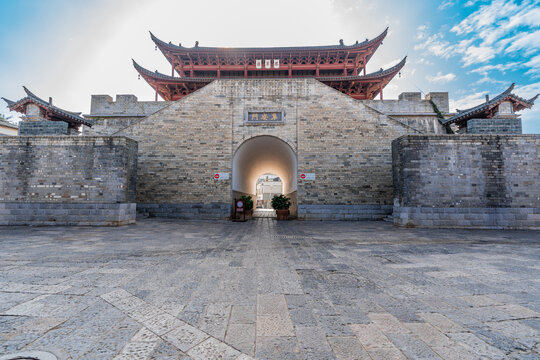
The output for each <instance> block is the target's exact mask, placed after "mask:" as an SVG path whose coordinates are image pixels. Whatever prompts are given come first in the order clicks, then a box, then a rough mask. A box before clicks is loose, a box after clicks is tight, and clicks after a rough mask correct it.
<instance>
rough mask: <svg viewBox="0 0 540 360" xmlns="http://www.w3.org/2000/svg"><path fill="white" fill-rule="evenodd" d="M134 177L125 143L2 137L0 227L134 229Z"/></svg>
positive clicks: (133, 155)
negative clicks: (129, 225) (108, 226)
mask: <svg viewBox="0 0 540 360" xmlns="http://www.w3.org/2000/svg"><path fill="white" fill-rule="evenodd" d="M136 173H137V142H135V141H134V140H131V139H128V138H125V137H102V136H97V137H81V136H16V137H15V136H14V137H2V138H0V225H111V226H117V225H125V224H131V223H134V222H135V217H136V204H135V186H136Z"/></svg>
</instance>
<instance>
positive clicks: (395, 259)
mask: <svg viewBox="0 0 540 360" xmlns="http://www.w3.org/2000/svg"><path fill="white" fill-rule="evenodd" d="M75 234H76V235H75ZM538 234H539V233H538V232H533V231H509V230H508V231H503V230H501V231H496V230H489V231H488V230H485V231H482V230H437V229H403V228H396V227H394V226H392V225H391V224H389V223H385V222H369V221H366V222H345V221H343V222H341V221H340V222H337V221H336V222H327V221H321V222H319V221H317V222H309V221H305V222H302V221H285V222H283V221H279V222H278V221H276V220H275V219H271V218H257V219H255V220H253V221H250V222H247V223H231V222H225V221H180V220H160V219H141V220H140V221H138V222H137V224H135V225H130V226H125V227H120V228H96V227H92V228H90V227H77V228H72V227H50V228H49V227H47V228H36V227H1V228H0V354H2V355H3V354H7V353H14V352H20V351H25V352H31V351H47V352H50V353H51V354H54V355H55V356H56V357H57V358H58V359H86V360H90V359H115V358H116V359H156V360H165V359H186V360H187V359H214V358H215V359H234V360H248V359H254V358H257V359H263V360H264V359H317V358H320V359H338V360H341V359H372V360H373V359H385V360H388V359H407V358H409V359H439V358H442V359H479V358H489V359H506V358H509V359H512V358H516V359H537V358H540V354H539V342H538V338H539V337H540V290H539V289H540V287H539V286H538V285H539V284H540V282H539V280H538V279H540V265H538V260H539V259H540V236H538Z"/></svg>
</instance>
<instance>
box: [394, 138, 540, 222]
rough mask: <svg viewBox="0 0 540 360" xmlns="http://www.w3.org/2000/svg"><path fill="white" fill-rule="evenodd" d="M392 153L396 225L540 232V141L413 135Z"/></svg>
mask: <svg viewBox="0 0 540 360" xmlns="http://www.w3.org/2000/svg"><path fill="white" fill-rule="evenodd" d="M392 148H393V150H392V151H393V159H394V165H393V174H394V175H393V176H394V213H393V217H394V223H395V224H398V225H410V226H427V227H480V228H522V229H525V228H532V229H540V187H539V186H538V179H539V178H540V136H538V135H459V136H455V135H409V136H405V137H402V138H399V139H397V140H395V141H394V142H393V144H392Z"/></svg>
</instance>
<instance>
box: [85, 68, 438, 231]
mask: <svg viewBox="0 0 540 360" xmlns="http://www.w3.org/2000/svg"><path fill="white" fill-rule="evenodd" d="M98 100H99V101H98ZM132 102H133V104H134V105H133V106H131V105H125V106H124V105H120V104H119V103H121V101H120V100H118V99H117V101H116V103H113V102H111V99H110V98H105V97H103V96H101V98H99V99H98V97H94V98H93V108H92V113H93V115H92V114H91V116H96V119H97V117H99V115H100V114H99V113H100V112H101V113H107V114H109V117H107V121H109V122H114V121H116V120H115V119H118V121H119V122H118V124H122V121H124V120H123V119H124V118H123V117H122V116H124V117H125V116H127V115H130V114H129V112H130V111H134V110H132V109H135V110H136V111H135V112H137V113H139V114H145V115H147V116H146V117H143V118H140V120H138V121H133V122H130V124H129V125H127V123H123V124H124V125H125V126H126V127H125V128H123V129H122V130H120V131H118V132H116V133H115V134H117V135H125V136H128V137H130V138H133V139H135V140H137V141H138V142H139V163H138V179H137V203H138V204H140V206H138V211H139V212H140V214H141V215H143V216H148V217H153V216H156V217H174V218H184V219H193V218H199V219H201V218H203V219H209V218H214V219H215V218H225V217H227V216H228V215H230V209H231V207H230V204H231V202H232V195H231V180H222V181H217V180H215V179H214V178H213V175H214V173H216V172H222V173H229V174H232V172H233V169H232V159H233V156H234V154H235V152H236V151H237V150H238V148H239V147H240V145H242V143H243V142H244V141H246V140H248V139H251V138H254V137H256V136H260V135H268V136H275V137H278V138H279V139H281V140H283V141H284V142H286V143H287V144H288V145H289V146H290V147H291V149H293V151H294V152H295V153H296V156H297V160H298V161H297V163H298V169H297V170H298V175H299V174H300V173H304V172H315V173H316V180H314V181H311V180H301V179H299V180H298V190H297V193H296V194H297V199H298V201H297V202H298V210H299V211H298V216H299V217H300V218H305V219H314V220H315V219H335V220H359V219H380V218H382V217H384V216H386V215H388V214H389V213H390V209H391V204H392V177H391V148H390V146H391V141H392V140H393V139H395V138H397V137H399V136H401V135H404V134H409V133H423V132H437V133H440V132H441V128H440V126H437V125H438V121H437V118H436V115H435V114H434V113H433V109H432V107H431V104H430V103H429V101H427V100H420V101H402V102H399V101H395V102H392V101H390V102H385V103H384V104H382V105H381V106H382V107H381V109H378V108H377V106H379V105H378V103H377V102H374V101H369V102H363V101H360V100H354V99H352V98H350V97H348V96H346V95H344V94H342V93H340V92H338V91H335V90H334V89H332V88H330V87H328V86H326V85H324V84H322V83H320V82H318V81H316V80H314V79H275V80H274V79H273V80H259V79H250V80H233V79H226V80H225V79H222V80H216V81H214V82H212V83H211V84H209V85H207V86H205V87H204V88H202V89H200V90H199V91H197V92H195V93H193V94H191V95H190V96H187V97H185V98H183V99H181V100H179V101H175V102H167V103H166V105H164V106H163V108H161V109H160V110H157V111H156V112H154V113H151V114H148V113H149V112H150V110H148V109H150V108H152V110H154V109H155V106H154V105H155V104H147V105H148V106H146V105H145V104H146V103H143V102H134V100H133V99H132V98H129V99H127V100H126V101H125V103H126V104H128V103H132ZM94 103H95V104H94ZM94 105H95V106H94ZM143 105H144V106H143ZM141 106H142V107H144V109H142V108H141V109H139V107H141ZM156 106H157V105H156ZM400 106H401V108H400ZM137 109H138V110H137ZM265 109H266V110H268V109H274V110H276V109H277V110H280V111H284V114H285V115H284V121H283V122H282V123H279V124H278V123H276V124H261V123H257V124H249V123H246V122H245V120H244V113H245V111H247V110H265ZM394 110H397V111H398V112H399V111H401V114H404V113H411V114H416V115H411V116H413V117H418V118H419V119H420V120H418V121H412V120H411V121H410V124H409V120H410V119H409V120H404V119H398V118H396V117H395V116H394V115H392V116H387V115H385V113H384V111H387V112H389V111H392V112H393V111H394ZM101 115H103V114H101ZM131 115H133V114H131ZM115 116H116V117H115ZM396 116H399V115H396ZM96 124H97V125H99V120H96ZM118 124H116V125H113V127H115V128H118V127H121V125H118ZM97 125H95V126H94V130H93V131H98V130H99V129H98V126H97ZM116 126H118V127H116ZM104 131H105V130H104ZM105 133H106V134H109V133H108V132H105ZM293 213H294V210H293Z"/></svg>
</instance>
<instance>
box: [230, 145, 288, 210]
mask: <svg viewBox="0 0 540 360" xmlns="http://www.w3.org/2000/svg"><path fill="white" fill-rule="evenodd" d="M297 164H298V161H297V157H296V153H295V151H294V150H293V149H292V148H291V146H290V145H289V144H287V143H286V142H285V141H283V140H281V139H279V138H277V137H275V136H269V135H261V136H255V137H253V138H250V139H248V140H246V141H244V142H243V143H242V144H241V145H240V146H239V147H238V149H237V150H236V152H235V153H234V156H233V159H232V184H231V185H232V191H233V198H236V197H239V196H241V195H243V194H247V195H251V196H252V197H253V198H255V192H256V190H255V186H256V182H257V179H258V178H259V177H260V176H261V175H264V174H267V173H272V174H275V175H277V176H279V178H280V179H281V181H282V182H283V193H284V194H285V195H286V196H287V197H290V198H291V200H292V206H291V209H290V211H291V215H292V216H296V214H297V211H296V191H297V186H298V184H297V168H298V165H297Z"/></svg>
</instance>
